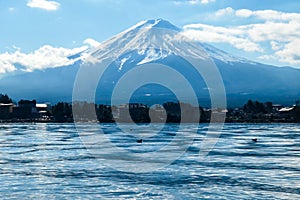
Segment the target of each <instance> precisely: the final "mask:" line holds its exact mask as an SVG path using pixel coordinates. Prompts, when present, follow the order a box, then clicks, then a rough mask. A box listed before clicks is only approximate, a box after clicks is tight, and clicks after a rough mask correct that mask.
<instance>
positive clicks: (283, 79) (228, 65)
mask: <svg viewBox="0 0 300 200" xmlns="http://www.w3.org/2000/svg"><path fill="white" fill-rule="evenodd" d="M179 32H180V29H179V28H177V27H176V26H174V25H173V24H171V23H169V22H168V21H166V20H163V19H155V20H147V21H143V22H140V23H138V24H136V25H134V26H133V27H131V28H129V29H127V30H125V31H123V32H121V33H119V34H117V35H115V36H113V37H112V38H110V39H109V40H106V41H104V42H103V43H101V44H100V46H99V47H98V48H96V49H95V50H94V51H92V52H91V54H90V55H91V56H93V57H95V58H97V59H98V60H101V59H103V58H105V57H107V56H111V55H113V54H116V55H123V53H127V54H126V55H127V57H126V56H125V57H120V59H119V60H117V61H118V62H117V64H116V66H113V67H111V69H113V70H111V72H110V73H111V74H110V76H111V79H110V81H113V80H117V77H118V76H119V75H120V73H121V72H122V71H123V72H126V70H128V69H130V68H131V67H133V66H131V65H132V63H134V64H136V65H141V64H144V63H151V62H155V61H159V62H166V61H168V62H170V63H171V64H173V65H176V62H178V60H176V58H174V60H172V59H173V57H172V56H171V55H173V53H174V52H176V51H181V53H182V52H183V53H186V54H189V53H190V54H193V53H194V54H197V55H200V53H206V54H208V55H209V56H210V57H211V58H212V60H213V61H214V63H215V64H216V66H217V67H218V70H219V71H220V73H221V75H222V78H223V81H224V85H225V88H226V92H227V98H228V102H229V105H232V106H235V105H240V104H243V103H245V101H246V100H248V99H250V98H251V99H257V100H261V101H275V102H279V103H283V104H290V103H291V102H294V101H295V100H297V99H298V98H300V92H299V88H300V84H299V83H297V82H299V81H297V80H299V78H300V70H298V69H295V68H290V67H275V66H272V65H266V64H262V63H258V62H254V61H251V60H248V59H246V58H242V57H238V56H234V55H231V54H229V53H227V52H225V51H222V50H220V49H218V48H215V47H213V46H212V45H209V44H205V43H197V44H198V45H199V47H196V46H195V42H194V43H193V44H192V43H188V41H180V40H179V41H178V42H177V41H175V40H173V39H174V38H172V37H175V35H176V34H177V33H179ZM168 35H170V36H172V37H169V38H168ZM179 39H180V38H179ZM179 44H180V45H179ZM128 49H132V50H133V51H131V52H130V51H128ZM174 49H175V51H174ZM178 49H179V50H178ZM135 50H138V51H135ZM204 50H205V51H204ZM83 53H86V52H83ZM83 53H81V54H83ZM72 56H74V57H76V58H77V57H78V56H79V57H80V56H82V55H80V54H76V55H72ZM200 56H201V55H200ZM203 56H204V57H205V55H203ZM171 58H172V59H171ZM83 61H84V59H83V58H82V59H80V61H78V62H76V63H75V64H74V65H71V66H64V67H58V68H53V69H46V70H44V71H34V72H30V73H25V74H21V75H20V74H19V75H16V76H11V77H6V78H3V79H0V92H3V93H8V94H10V95H11V96H12V97H13V98H14V99H20V98H27V99H33V98H36V99H37V100H45V101H50V102H53V103H55V102H57V101H71V100H72V99H71V97H72V89H73V83H74V81H75V77H76V73H77V71H78V69H79V68H80V65H81V63H82V62H83ZM116 74H118V75H116ZM41 77H42V78H41ZM38 79H42V81H37V80H38ZM195 81H196V80H195ZM24 83H26V84H24ZM199 85H201V84H199ZM201 87H202V86H201ZM57 88H59V89H57ZM199 90H200V89H199ZM201 92H202V89H201V91H200V93H201ZM203 94H204V93H203ZM206 95H207V94H205V95H204V96H205V97H206ZM47 98H48V99H47ZM101 98H104V97H103V96H102V97H101ZM98 99H99V98H98ZM202 101H204V99H202ZM205 101H207V102H206V103H203V102H202V104H207V105H209V100H207V99H206V100H205ZM104 102H107V100H104ZM200 103H201V102H200Z"/></svg>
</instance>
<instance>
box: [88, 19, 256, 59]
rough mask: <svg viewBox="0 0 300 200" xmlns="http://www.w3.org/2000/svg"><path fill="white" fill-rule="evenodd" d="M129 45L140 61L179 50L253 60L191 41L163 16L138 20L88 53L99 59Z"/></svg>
mask: <svg viewBox="0 0 300 200" xmlns="http://www.w3.org/2000/svg"><path fill="white" fill-rule="evenodd" d="M130 49H137V50H138V53H139V55H145V59H144V60H143V61H141V62H140V64H143V63H147V62H151V61H155V60H158V59H163V58H165V57H167V56H169V55H171V54H176V52H177V53H178V52H180V54H181V55H194V56H197V57H198V58H201V57H202V58H204V59H206V58H207V57H208V56H210V58H211V59H213V60H221V61H223V62H225V63H230V62H241V63H251V64H255V62H253V61H250V60H247V59H245V58H240V57H237V56H233V55H231V54H229V53H226V52H224V51H222V50H220V49H217V48H215V47H213V46H211V45H209V44H206V43H199V42H191V40H190V39H189V38H187V37H186V36H184V35H182V34H181V29H180V28H178V27H176V26H174V25H172V24H171V23H170V22H168V21H165V20H163V19H156V20H148V21H142V22H139V23H138V24H136V25H134V26H133V27H131V28H129V29H127V30H125V31H123V32H121V33H120V34H118V35H116V36H114V37H113V38H111V39H109V40H107V41H105V42H103V43H102V44H101V45H100V46H99V47H98V48H97V49H96V51H94V52H93V53H92V56H93V57H94V58H97V59H98V60H101V59H103V58H106V57H107V56H111V55H112V54H114V55H122V54H123V53H125V52H126V51H128V50H130Z"/></svg>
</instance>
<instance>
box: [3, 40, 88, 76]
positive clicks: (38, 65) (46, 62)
mask: <svg viewBox="0 0 300 200" xmlns="http://www.w3.org/2000/svg"><path fill="white" fill-rule="evenodd" d="M14 49H15V51H14V52H12V53H9V52H5V53H2V54H0V66H1V67H0V74H4V73H8V72H14V71H17V70H21V71H27V72H30V71H34V70H43V69H47V68H55V67H60V66H67V65H71V64H74V63H75V62H76V61H77V60H79V59H80V58H81V57H76V56H75V57H74V58H71V57H70V56H73V55H76V54H78V53H81V52H83V51H85V50H87V49H88V46H81V47H77V48H73V49H67V48H62V47H53V46H50V45H44V46H42V47H40V48H39V49H37V50H35V51H33V52H30V53H23V52H22V51H21V50H20V49H19V48H14ZM18 66H22V67H23V68H22V69H19V68H18Z"/></svg>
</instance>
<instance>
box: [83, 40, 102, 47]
mask: <svg viewBox="0 0 300 200" xmlns="http://www.w3.org/2000/svg"><path fill="white" fill-rule="evenodd" d="M83 43H84V44H87V45H89V46H90V47H92V48H97V47H98V46H99V45H100V42H98V41H96V40H94V39H92V38H87V39H85V40H84V41H83Z"/></svg>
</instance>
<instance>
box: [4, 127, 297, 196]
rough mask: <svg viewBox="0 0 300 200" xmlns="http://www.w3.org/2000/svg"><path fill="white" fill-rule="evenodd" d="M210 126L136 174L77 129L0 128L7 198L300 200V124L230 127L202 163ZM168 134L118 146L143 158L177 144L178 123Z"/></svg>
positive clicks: (168, 130)
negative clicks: (87, 142)
mask: <svg viewBox="0 0 300 200" xmlns="http://www.w3.org/2000/svg"><path fill="white" fill-rule="evenodd" d="M206 127H207V125H200V127H199V134H198V136H197V137H196V138H195V140H194V141H195V142H194V144H193V145H192V146H191V147H190V148H189V149H188V151H187V152H186V153H184V155H182V157H180V158H179V159H178V160H176V161H174V162H173V163H172V164H171V165H169V166H166V167H164V168H162V169H160V170H157V171H154V172H148V173H131V172H124V171H123V172H121V171H117V170H115V169H114V168H111V167H109V166H108V165H109V164H107V163H105V162H106V161H105V159H104V160H103V159H102V160H99V159H97V158H95V157H93V156H92V155H90V154H89V152H88V151H87V150H86V148H85V146H84V145H83V144H82V142H81V139H80V137H79V136H78V134H77V132H76V129H75V126H74V125H72V124H28V125H22V124H7V125H0V184H1V185H0V198H1V199H29V198H30V199H96V198H97V199H300V126H299V125H296V124H271V125H266V124H261V125H245V124H230V125H225V127H224V130H223V131H222V132H221V137H220V139H219V141H218V143H217V144H216V146H215V148H214V150H213V151H211V152H210V153H209V155H208V156H207V157H206V158H205V159H204V160H199V150H200V146H199V144H200V143H201V141H202V140H203V138H204V137H205V135H204V132H205V129H206ZM185 128H186V130H187V131H188V130H189V125H186V127H185ZM105 129H106V130H107V134H108V136H109V135H110V134H111V135H112V136H113V135H114V134H115V133H118V130H117V129H116V128H115V127H114V126H113V125H105ZM173 129H174V131H173V133H172V130H173ZM166 130H167V131H166V132H165V134H162V135H160V137H152V139H151V138H150V139H149V140H148V141H149V143H147V142H148V141H147V140H145V141H144V142H143V143H142V144H137V143H136V142H135V141H134V140H135V139H134V138H131V140H130V137H127V138H126V137H123V138H122V137H116V136H113V137H112V138H113V139H112V141H113V140H116V141H115V142H116V144H117V146H119V148H122V142H123V141H126V145H125V146H126V147H124V148H127V150H130V148H132V149H131V151H132V153H141V152H142V150H143V148H145V149H147V148H148V150H147V151H150V150H149V149H151V147H155V148H157V146H160V145H165V144H164V142H165V143H168V142H170V141H171V139H172V137H174V135H175V134H176V125H168V127H166ZM132 131H133V132H134V130H132ZM148 131H149V130H148ZM191 131H192V130H191ZM150 132H151V131H150ZM116 138H119V141H117V139H116ZM253 138H257V139H258V141H257V142H253V141H252V139H253ZM132 141H133V142H132ZM136 145H139V146H138V149H135V146H136ZM134 150H138V151H140V152H137V151H134ZM110 153H111V154H114V153H113V152H110ZM108 156H111V157H112V158H114V156H116V155H108Z"/></svg>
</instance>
